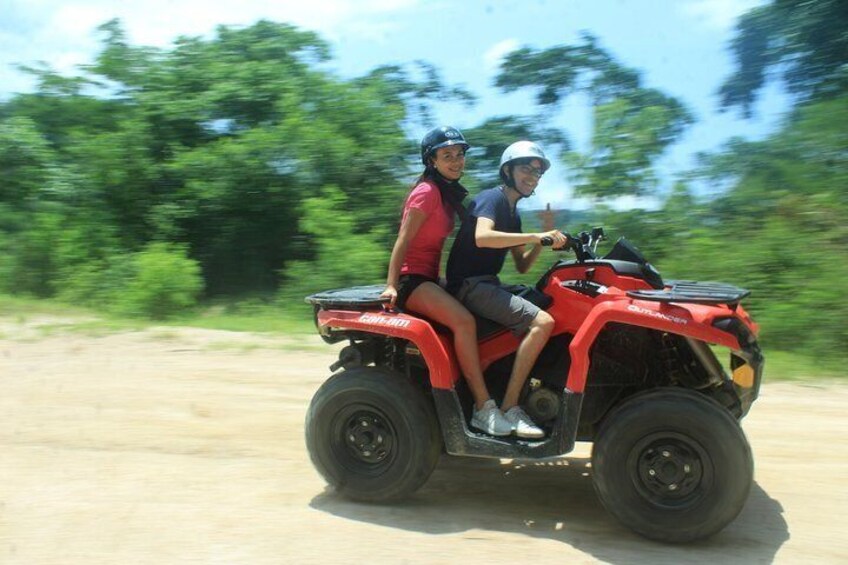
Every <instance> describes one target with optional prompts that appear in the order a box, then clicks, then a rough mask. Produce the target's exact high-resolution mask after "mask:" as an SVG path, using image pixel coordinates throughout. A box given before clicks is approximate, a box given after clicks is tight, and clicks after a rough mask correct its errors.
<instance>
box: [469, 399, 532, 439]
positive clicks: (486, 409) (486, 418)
mask: <svg viewBox="0 0 848 565" xmlns="http://www.w3.org/2000/svg"><path fill="white" fill-rule="evenodd" d="M471 427H472V428H476V429H478V430H480V431H481V432H484V433H487V434H489V435H490V436H508V435H510V434H511V433H512V427H513V426H512V424H511V423H510V422H509V421H507V419H506V418H505V417H504V414H503V412H501V411H500V410H499V409H498V405H497V404H495V401H494V400H492V399H491V398H490V399H489V400H487V401H486V403H485V404H483V408H481V409H480V410H477V409H476V408H475V409H474V414H473V415H472V416H471ZM540 431H541V430H540Z"/></svg>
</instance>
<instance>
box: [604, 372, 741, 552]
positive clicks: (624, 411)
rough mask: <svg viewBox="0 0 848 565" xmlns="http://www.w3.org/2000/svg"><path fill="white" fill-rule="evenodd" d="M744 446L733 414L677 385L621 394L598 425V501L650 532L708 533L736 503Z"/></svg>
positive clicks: (731, 514) (664, 537) (670, 535)
mask: <svg viewBox="0 0 848 565" xmlns="http://www.w3.org/2000/svg"><path fill="white" fill-rule="evenodd" d="M753 472H754V464H753V459H752V457H751V448H750V446H749V445H748V441H747V439H746V438H745V434H744V433H743V432H742V428H740V427H739V424H738V422H737V421H736V420H735V419H734V418H733V416H732V415H731V414H730V413H729V412H728V411H727V410H725V409H724V408H723V407H721V406H719V405H718V404H717V403H715V402H714V401H712V400H710V399H708V398H706V397H704V396H702V395H700V394H698V393H697V392H693V391H689V390H684V389H670V388H666V389H659V390H654V391H650V392H646V393H643V394H640V395H637V396H634V397H633V398H631V399H629V400H627V401H625V402H624V403H623V404H622V405H621V406H620V407H618V408H616V409H615V410H614V411H613V413H611V414H610V415H609V416H608V417H607V419H606V420H605V421H604V423H603V425H602V426H601V429H600V431H599V432H598V437H597V439H596V441H595V445H594V447H593V450H592V476H593V481H594V484H595V490H596V491H597V493H598V496H599V497H600V499H601V502H602V503H603V505H604V507H605V508H606V509H607V510H608V511H609V512H610V513H611V514H612V515H613V516H615V517H616V518H617V519H618V520H619V521H620V522H621V523H623V524H624V525H625V526H627V527H629V528H631V529H632V530H634V531H636V532H637V533H639V534H641V535H643V536H645V537H647V538H651V539H655V540H659V541H664V542H673V543H677V542H688V541H694V540H697V539H702V538H706V537H709V536H711V535H713V534H715V533H716V532H718V531H719V530H721V529H722V528H724V527H725V526H726V525H727V524H729V523H730V522H731V521H733V519H734V518H736V516H737V515H738V514H739V512H740V511H741V510H742V507H743V506H744V505H745V501H746V500H747V498H748V493H749V492H750V489H751V483H752V481H753Z"/></svg>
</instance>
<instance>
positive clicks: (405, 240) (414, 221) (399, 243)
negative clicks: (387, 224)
mask: <svg viewBox="0 0 848 565" xmlns="http://www.w3.org/2000/svg"><path fill="white" fill-rule="evenodd" d="M426 220H427V214H425V213H424V212H422V211H421V210H419V209H417V208H412V209H411V210H409V213H408V214H407V215H406V219H405V220H404V221H403V223H402V224H401V226H400V231H399V232H398V236H397V239H396V240H395V245H394V247H393V248H392V257H391V259H390V260H389V274H388V276H387V277H386V290H384V291H383V293H382V294H381V295H380V296H383V297H388V298H389V304H390V305H392V306H394V304H395V300H396V299H397V283H398V278H400V268H401V266H403V260H404V258H405V257H406V250H407V249H408V248H409V242H410V241H412V239H413V238H414V237H415V235H416V234H417V233H418V230H420V229H421V226H423V225H424V222H425V221H426Z"/></svg>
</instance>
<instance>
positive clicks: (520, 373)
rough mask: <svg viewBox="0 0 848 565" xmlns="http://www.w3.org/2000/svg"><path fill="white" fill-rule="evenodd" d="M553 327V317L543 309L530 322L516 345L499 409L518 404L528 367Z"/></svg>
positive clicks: (532, 363) (530, 366)
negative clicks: (510, 371)
mask: <svg viewBox="0 0 848 565" xmlns="http://www.w3.org/2000/svg"><path fill="white" fill-rule="evenodd" d="M553 329H554V319H553V318H552V317H551V315H550V314H548V313H547V312H544V311H542V312H539V314H538V315H536V319H535V320H533V323H531V324H530V329H529V330H528V332H527V335H525V336H524V339H523V340H522V341H521V344H520V345H519V346H518V351H516V353H515V363H513V365H512V375H510V377H509V384H508V385H507V387H506V394H504V399H503V403H502V404H501V410H503V411H504V412H506V411H507V410H509V409H510V408H512V407H513V406H515V405H516V404H518V397H519V395H520V394H521V388H522V387H523V386H524V381H526V380H527V375H529V374H530V369H532V368H533V365H534V364H535V363H536V359H537V358H538V357H539V353H541V352H542V349H543V348H544V347H545V344H546V343H547V342H548V338H549V337H550V336H551V332H552V331H553Z"/></svg>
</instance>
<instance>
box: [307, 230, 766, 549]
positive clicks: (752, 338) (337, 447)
mask: <svg viewBox="0 0 848 565" xmlns="http://www.w3.org/2000/svg"><path fill="white" fill-rule="evenodd" d="M603 238H604V233H603V229H602V228H595V229H593V230H592V231H591V232H590V233H586V232H582V233H581V234H579V236H575V237H570V238H569V241H570V242H571V244H570V247H571V249H573V251H574V252H575V253H576V260H559V261H557V262H556V263H555V264H554V265H553V266H552V267H551V268H550V269H549V270H548V271H547V272H546V273H545V274H544V275H543V276H542V278H541V279H540V280H539V282H538V284H536V286H535V288H534V287H517V288H516V290H515V292H518V293H521V294H523V295H524V296H525V297H526V298H528V299H530V300H533V301H534V302H536V303H537V304H539V305H540V306H542V307H543V308H544V309H545V310H546V311H547V312H548V313H550V314H551V315H552V316H553V318H554V319H555V321H556V325H555V329H554V331H553V334H552V337H551V339H550V340H549V342H548V344H547V346H546V347H545V349H544V350H543V352H542V354H541V355H540V356H539V359H538V361H537V363H536V365H535V367H534V368H533V370H532V372H531V374H530V378H529V379H528V383H527V385H526V387H525V389H524V391H523V393H522V399H521V404H522V406H523V408H524V409H525V411H526V412H527V413H528V414H530V415H531V417H532V418H533V419H534V420H535V422H536V423H537V424H539V425H540V426H541V427H542V428H543V429H544V430H545V432H546V436H545V437H544V438H542V439H540V440H526V439H519V438H515V437H511V438H495V437H491V436H487V435H485V434H482V433H478V432H476V431H474V430H472V429H471V428H470V427H469V421H470V417H471V410H472V400H471V396H470V394H469V392H468V389H467V386H466V385H465V381H464V379H463V378H462V376H461V374H460V371H459V368H458V364H457V361H456V358H455V356H454V352H453V346H452V343H453V340H452V336H451V335H450V332H449V331H448V330H447V329H445V328H442V327H440V326H439V325H437V324H435V323H432V322H430V321H428V320H426V319H424V318H422V317H420V316H416V315H414V314H411V313H407V312H400V311H388V310H386V309H385V308H384V304H383V303H382V302H381V300H380V298H379V295H380V292H381V291H382V289H383V287H382V286H365V287H353V288H346V289H339V290H332V291H326V292H321V293H318V294H314V295H311V296H309V297H307V298H306V300H307V302H309V303H310V304H312V305H313V306H314V309H315V321H316V326H317V328H318V331H319V333H320V335H321V336H322V337H323V339H324V340H325V341H327V342H328V343H336V342H340V341H343V340H347V341H349V344H348V345H347V346H345V347H344V348H342V349H341V350H340V353H339V359H338V361H336V362H335V363H334V364H333V365H331V367H330V369H331V370H332V371H333V372H335V373H336V374H334V375H333V376H332V377H331V378H330V379H329V380H327V381H326V382H325V383H324V384H323V385H322V386H321V387H320V389H319V390H318V391H317V393H316V394H315V396H314V398H313V399H312V403H311V405H310V407H309V410H308V413H307V417H306V444H307V447H308V449H309V453H310V456H311V458H312V461H313V463H314V465H315V467H316V468H317V469H318V471H319V472H320V473H321V474H322V475H323V476H324V478H325V479H326V480H327V482H328V483H330V485H331V486H333V487H334V488H335V489H336V490H337V491H338V492H340V493H341V494H343V495H345V496H347V497H349V498H352V499H356V500H362V501H371V502H378V501H388V500H393V499H398V498H401V497H404V496H406V495H409V494H410V493H412V492H413V491H415V490H416V489H418V488H419V487H421V486H422V485H423V484H424V483H425V481H426V480H427V479H428V477H429V476H430V474H431V472H432V471H433V469H434V467H435V465H436V463H437V461H438V459H439V457H440V456H441V454H442V453H445V452H446V453H447V454H448V455H454V456H477V457H494V458H509V459H525V460H526V459H532V460H538V459H545V458H552V457H558V456H561V455H563V454H566V453H568V452H570V451H571V450H572V449H573V448H574V445H575V442H577V441H588V442H593V446H592V470H591V473H592V479H593V483H594V485H595V489H596V491H597V494H598V496H599V498H600V500H601V502H602V503H603V505H604V506H605V507H606V509H607V510H608V511H609V512H610V513H611V514H613V516H615V517H616V518H617V519H618V520H619V521H621V522H622V523H623V524H624V525H626V526H628V527H630V528H632V529H633V530H635V531H636V532H638V533H640V534H642V535H644V536H646V537H648V538H652V539H656V540H661V541H667V542H684V541H692V540H696V539H700V538H704V537H707V536H710V535H712V534H714V533H716V532H718V531H719V530H721V529H722V528H723V527H724V526H726V525H727V524H728V523H730V522H731V521H732V520H733V519H734V518H735V517H736V516H737V515H738V513H739V512H740V510H741V509H742V507H743V505H744V504H745V501H746V499H747V497H748V493H749V491H750V487H751V484H752V480H753V460H752V456H751V449H750V447H749V445H748V441H747V439H746V438H745V435H744V433H743V432H742V429H741V427H740V425H739V421H740V420H741V419H742V417H743V416H745V415H746V414H747V412H748V410H749V408H750V407H751V404H752V402H753V401H754V400H755V399H756V398H757V394H758V390H759V386H760V381H761V377H762V369H763V356H762V354H761V351H760V347H759V345H758V343H757V332H758V327H757V325H756V324H755V323H754V322H753V321H752V319H751V317H750V316H749V315H748V313H747V312H746V311H745V309H744V308H743V307H742V306H741V305H740V301H741V300H742V299H743V298H745V297H746V296H747V295H748V294H749V292H748V291H746V290H743V289H740V288H737V287H735V286H732V285H729V284H722V283H713V282H695V281H682V280H678V281H663V279H662V277H661V276H660V274H659V272H657V270H656V269H655V268H654V267H653V266H652V265H651V264H650V263H648V261H647V260H646V259H645V257H644V256H643V255H642V253H641V252H640V251H639V250H638V249H637V248H636V247H634V246H633V245H632V244H631V243H629V242H628V241H627V240H626V239H624V238H622V239H620V240H619V241H618V242H617V243H616V244H615V246H614V247H613V248H612V250H611V251H610V252H609V253H608V254H606V255H605V256H603V257H600V256H598V254H597V245H598V242H599V241H600V240H602V239H603ZM478 337H479V343H480V361H481V364H482V367H483V369H484V373H485V376H486V380H487V384H488V386H489V389H490V393H491V394H492V396H493V397H495V398H496V399H497V400H499V398H498V396H499V395H502V394H503V390H504V388H505V383H506V381H507V380H508V377H509V373H510V368H511V366H512V360H513V359H514V354H515V351H516V349H517V346H518V344H519V341H518V339H516V338H515V337H514V336H513V335H512V333H511V332H509V331H507V330H506V328H503V327H501V326H498V325H497V324H495V323H493V322H491V321H490V320H485V319H478ZM717 346H720V347H723V348H727V349H729V350H730V352H729V363H728V369H725V368H724V366H723V365H722V364H721V363H720V362H719V361H718V358H717V357H716V354H715V353H714V347H717ZM340 369H341V372H338V371H339V370H340ZM728 372H729V373H730V374H728Z"/></svg>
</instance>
